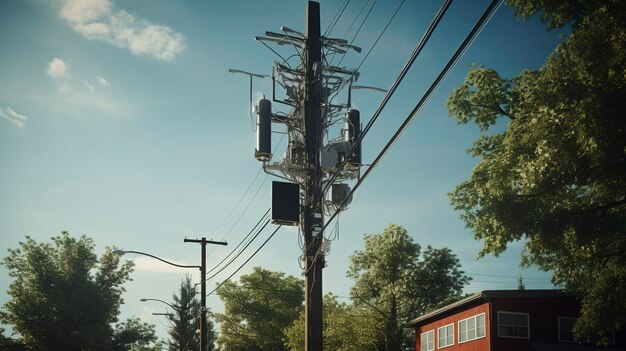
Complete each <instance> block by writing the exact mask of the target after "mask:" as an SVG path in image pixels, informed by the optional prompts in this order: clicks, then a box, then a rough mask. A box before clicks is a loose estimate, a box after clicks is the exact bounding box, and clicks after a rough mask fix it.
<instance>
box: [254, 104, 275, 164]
mask: <svg viewBox="0 0 626 351" xmlns="http://www.w3.org/2000/svg"><path fill="white" fill-rule="evenodd" d="M258 106H259V112H258V113H257V122H256V149H255V150H254V157H255V158H256V159H257V160H259V161H269V160H270V159H271V158H272V103H271V102H270V101H269V100H267V99H261V100H259V105H258Z"/></svg>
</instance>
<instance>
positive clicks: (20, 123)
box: [0, 106, 28, 128]
mask: <svg viewBox="0 0 626 351" xmlns="http://www.w3.org/2000/svg"><path fill="white" fill-rule="evenodd" d="M0 117H2V118H4V119H6V120H7V121H10V122H12V123H13V124H15V126H16V127H18V128H24V127H25V126H26V124H25V122H26V120H27V119H28V117H26V116H24V115H20V114H19V113H17V112H15V111H13V109H12V108H10V107H8V106H7V107H6V108H0Z"/></svg>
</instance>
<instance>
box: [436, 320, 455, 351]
mask: <svg viewBox="0 0 626 351" xmlns="http://www.w3.org/2000/svg"><path fill="white" fill-rule="evenodd" d="M450 326H452V334H448V332H447V330H448V327H450ZM442 329H443V330H445V331H446V338H445V340H446V344H445V345H441V343H440V341H441V330H442ZM450 336H452V343H450V344H448V343H447V342H448V341H447V340H448V337H450ZM453 345H454V323H450V324H448V325H444V326H443V327H439V328H437V348H439V349H443V348H446V347H450V346H453Z"/></svg>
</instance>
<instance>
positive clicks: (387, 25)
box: [339, 0, 406, 71]
mask: <svg viewBox="0 0 626 351" xmlns="http://www.w3.org/2000/svg"><path fill="white" fill-rule="evenodd" d="M405 1H406V0H402V2H401V3H400V5H398V8H397V9H396V12H394V13H393V15H392V16H391V18H390V19H389V21H388V22H387V24H386V25H385V28H383V31H382V32H380V35H378V38H376V41H374V44H372V47H370V49H369V50H368V51H367V54H365V57H363V60H361V63H359V65H358V66H357V68H356V71H358V70H359V69H360V68H361V66H362V65H363V62H365V60H367V58H368V57H369V55H370V54H371V53H372V50H374V48H375V47H376V44H378V41H380V38H382V36H383V34H385V32H386V31H387V28H389V25H390V24H391V22H393V20H394V18H396V15H397V14H398V12H399V11H400V9H401V8H402V5H404V3H405ZM344 57H345V56H344ZM342 61H343V57H342V58H341V61H339V64H341V62H342Z"/></svg>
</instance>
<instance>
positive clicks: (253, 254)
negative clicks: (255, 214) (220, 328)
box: [206, 225, 282, 296]
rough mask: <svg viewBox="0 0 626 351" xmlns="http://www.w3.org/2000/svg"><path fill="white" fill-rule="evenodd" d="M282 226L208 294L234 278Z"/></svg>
mask: <svg viewBox="0 0 626 351" xmlns="http://www.w3.org/2000/svg"><path fill="white" fill-rule="evenodd" d="M281 227H282V225H279V226H278V227H276V229H275V230H274V232H273V233H272V234H271V235H270V236H269V237H268V238H267V239H266V240H265V241H264V242H263V244H261V246H259V248H258V249H256V251H254V252H253V253H252V255H251V256H250V257H248V259H247V260H246V261H245V262H244V263H242V264H241V266H239V268H237V269H236V270H235V271H234V272H233V273H232V274H231V275H229V276H228V278H226V279H224V281H223V282H221V283H220V284H219V285H218V286H216V287H215V289H213V290H211V292H210V293H208V294H206V296H209V295H211V294H212V293H214V292H215V291H216V290H217V289H219V288H220V287H221V286H222V285H224V284H226V282H227V281H228V280H229V279H230V278H232V277H233V276H234V275H235V274H237V272H239V271H240V270H241V269H242V268H243V267H244V266H245V265H246V264H248V262H250V260H251V259H252V258H253V257H254V256H255V255H256V254H257V253H258V252H259V251H261V249H262V248H263V247H264V246H265V244H267V242H268V241H270V239H272V238H273V237H274V235H275V234H276V233H277V232H278V230H279V229H280V228H281Z"/></svg>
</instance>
